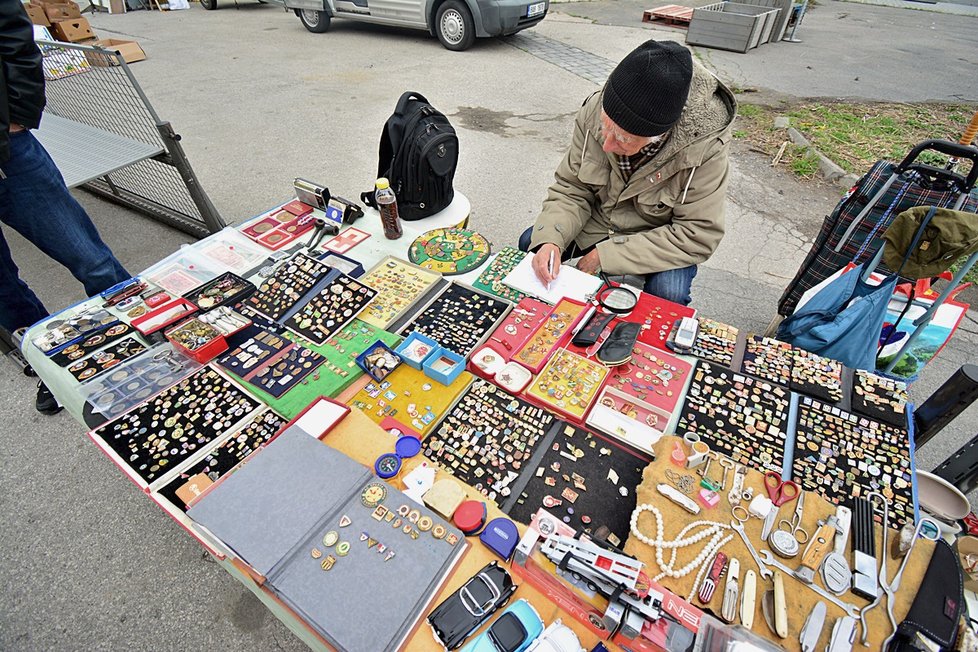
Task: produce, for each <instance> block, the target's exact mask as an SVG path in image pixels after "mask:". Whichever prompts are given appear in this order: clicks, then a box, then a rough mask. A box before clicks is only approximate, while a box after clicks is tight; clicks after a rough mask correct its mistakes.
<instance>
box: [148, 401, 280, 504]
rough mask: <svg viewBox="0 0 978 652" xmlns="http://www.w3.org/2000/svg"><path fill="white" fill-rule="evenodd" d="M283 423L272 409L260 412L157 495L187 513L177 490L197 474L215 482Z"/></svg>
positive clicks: (257, 447) (184, 502) (274, 432)
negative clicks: (160, 495)
mask: <svg viewBox="0 0 978 652" xmlns="http://www.w3.org/2000/svg"><path fill="white" fill-rule="evenodd" d="M285 423H286V421H285V419H283V418H282V417H280V416H279V415H278V414H276V413H275V412H274V411H272V410H271V409H265V410H262V411H261V412H259V413H258V414H256V415H255V416H254V417H252V418H251V419H250V420H249V421H248V423H247V424H245V426H244V427H243V428H241V429H240V430H238V431H237V432H235V433H233V434H232V435H231V436H230V437H229V438H228V439H227V440H226V441H225V442H224V443H222V444H220V445H219V446H218V447H217V448H215V449H214V450H212V451H211V452H210V453H208V454H207V455H206V456H205V457H204V458H203V459H202V460H200V461H199V462H197V463H196V464H194V465H192V466H191V467H189V468H187V469H185V470H184V471H181V472H180V474H179V475H178V476H177V477H176V478H174V479H173V480H172V481H171V482H169V483H167V484H166V485H165V486H163V487H162V488H161V489H160V490H159V492H160V494H162V495H163V496H164V497H166V498H167V499H168V500H169V501H170V502H172V503H173V504H174V505H176V506H177V507H179V508H180V509H182V510H186V509H187V503H186V501H184V500H183V498H181V494H180V489H181V488H182V487H183V486H184V485H186V484H187V483H188V482H192V481H194V478H196V477H197V476H198V475H203V476H206V477H207V481H208V482H217V481H218V480H220V479H221V478H222V477H224V475H226V474H227V473H228V472H229V471H231V469H233V468H234V467H235V466H237V465H238V463H240V462H241V461H242V460H243V459H244V458H246V457H248V456H249V455H251V454H252V453H253V452H255V451H256V450H258V449H259V448H260V447H261V446H263V445H264V444H266V443H267V442H268V440H270V439H271V438H272V437H274V436H275V435H276V434H278V431H279V430H281V429H282V427H283V426H284V425H285ZM194 493H196V492H194Z"/></svg>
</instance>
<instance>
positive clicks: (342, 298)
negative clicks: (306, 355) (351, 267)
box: [285, 274, 377, 345]
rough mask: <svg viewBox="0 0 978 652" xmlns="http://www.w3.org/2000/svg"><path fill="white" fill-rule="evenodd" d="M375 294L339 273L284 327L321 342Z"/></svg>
mask: <svg viewBox="0 0 978 652" xmlns="http://www.w3.org/2000/svg"><path fill="white" fill-rule="evenodd" d="M375 296H377V291H376V290H374V289H372V288H369V287H367V286H366V285H363V284H362V283H360V282H359V281H356V280H354V279H352V278H350V277H349V276H346V275H345V274H341V275H340V276H338V277H337V278H336V279H335V280H333V281H331V282H329V283H327V284H326V287H324V288H323V289H322V290H320V291H319V292H318V293H316V294H315V295H313V297H312V298H311V299H309V301H308V302H307V303H306V304H305V305H304V306H302V307H301V308H300V309H299V310H298V311H297V312H296V313H295V314H294V315H292V316H291V317H289V319H288V320H287V321H286V323H285V326H286V327H287V328H288V329H289V330H291V331H292V332H293V333H295V334H296V335H298V336H300V337H303V338H305V339H307V340H309V341H310V342H312V343H313V344H319V345H321V344H323V343H324V342H325V341H326V340H328V339H329V338H331V337H332V336H333V335H335V334H336V333H338V332H339V331H340V330H342V329H343V327H344V326H346V325H347V324H349V323H350V322H351V321H353V318H354V317H356V316H357V315H359V314H360V311H362V310H363V309H364V308H365V307H366V306H367V304H369V303H370V302H371V301H372V300H373V299H374V297H375Z"/></svg>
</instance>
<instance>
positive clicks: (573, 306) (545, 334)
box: [510, 298, 587, 374]
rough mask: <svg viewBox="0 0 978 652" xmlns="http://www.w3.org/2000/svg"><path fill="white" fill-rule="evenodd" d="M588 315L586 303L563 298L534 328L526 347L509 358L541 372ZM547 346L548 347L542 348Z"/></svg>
mask: <svg viewBox="0 0 978 652" xmlns="http://www.w3.org/2000/svg"><path fill="white" fill-rule="evenodd" d="M585 314H587V304H585V303H581V302H580V301H574V300H573V299H566V298H565V299H561V300H560V301H559V302H558V303H557V305H555V306H554V307H553V310H552V311H551V312H550V314H549V315H548V316H547V319H545V320H543V321H542V322H540V324H539V325H538V326H537V327H536V328H535V329H533V332H532V334H531V335H530V337H528V338H527V340H526V342H525V343H524V344H523V346H521V347H520V349H519V350H518V351H516V352H515V353H514V354H513V356H512V357H511V358H510V359H511V360H514V361H516V362H518V363H520V364H521V365H523V366H524V367H526V368H527V369H529V370H530V371H532V372H533V373H535V374H538V373H540V370H541V369H543V367H544V365H546V364H547V362H548V361H549V360H550V358H551V356H553V354H554V352H555V351H556V350H557V349H559V348H561V347H563V346H564V344H565V343H567V342H569V341H570V339H571V337H572V336H573V331H574V327H575V326H577V323H578V322H579V321H580V320H581V319H582V318H583V317H584V315H585ZM541 345H545V348H541Z"/></svg>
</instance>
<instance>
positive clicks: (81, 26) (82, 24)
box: [51, 18, 95, 43]
mask: <svg viewBox="0 0 978 652" xmlns="http://www.w3.org/2000/svg"><path fill="white" fill-rule="evenodd" d="M51 33H52V34H54V38H56V39H58V40H59V41H67V42H69V43H78V42H79V41H85V40H88V39H90V38H95V32H93V31H92V26H91V25H89V24H88V20H87V19H85V18H72V19H71V20H59V21H56V22H53V23H51Z"/></svg>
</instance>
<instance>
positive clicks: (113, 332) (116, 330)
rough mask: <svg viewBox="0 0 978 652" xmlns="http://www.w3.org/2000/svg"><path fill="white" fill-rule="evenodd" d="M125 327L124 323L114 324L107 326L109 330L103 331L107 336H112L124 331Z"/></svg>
mask: <svg viewBox="0 0 978 652" xmlns="http://www.w3.org/2000/svg"><path fill="white" fill-rule="evenodd" d="M126 328H127V326H126V325H125V324H116V325H115V326H112V327H111V328H109V330H107V331H105V334H106V335H108V336H109V337H112V336H113V335H119V334H120V333H125V332H126Z"/></svg>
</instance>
